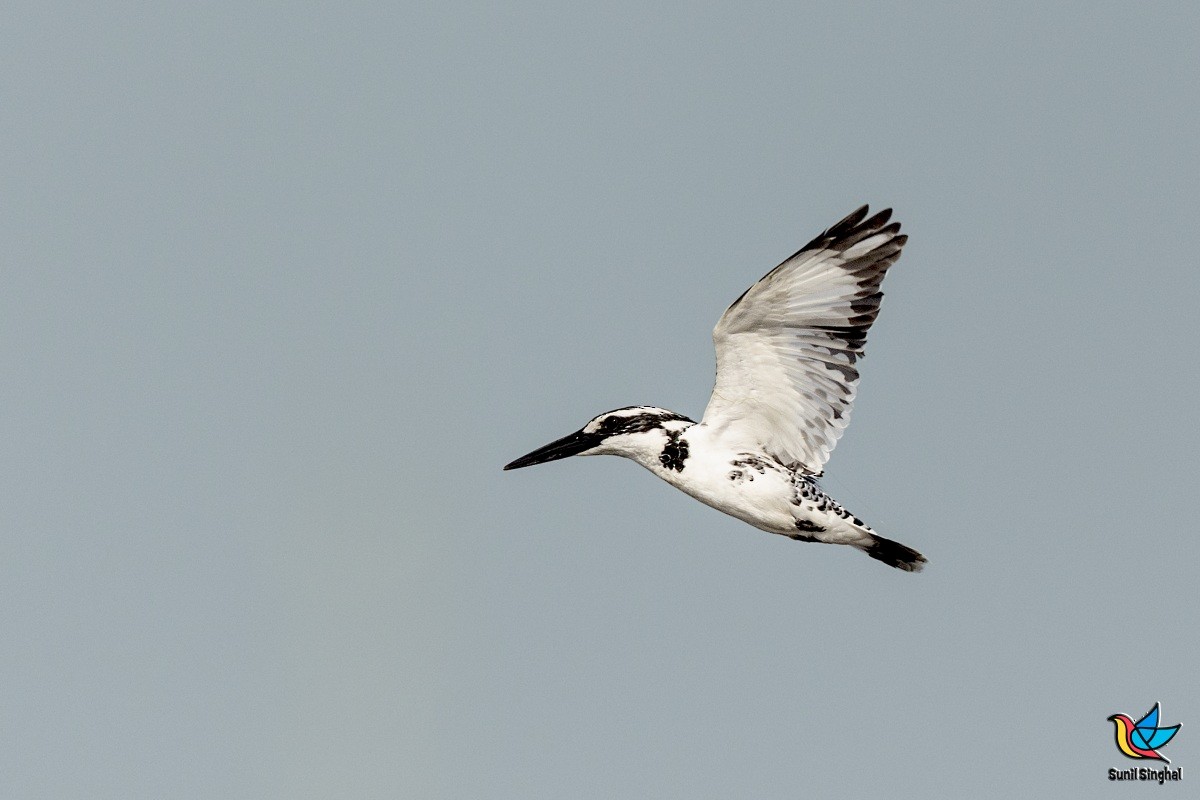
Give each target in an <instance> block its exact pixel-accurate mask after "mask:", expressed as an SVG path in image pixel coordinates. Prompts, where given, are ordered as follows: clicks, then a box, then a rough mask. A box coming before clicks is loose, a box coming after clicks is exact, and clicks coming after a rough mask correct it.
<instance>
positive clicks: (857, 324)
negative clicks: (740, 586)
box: [505, 206, 925, 571]
mask: <svg viewBox="0 0 1200 800" xmlns="http://www.w3.org/2000/svg"><path fill="white" fill-rule="evenodd" d="M890 213H891V212H890V211H884V212H881V213H880V214H877V215H875V216H874V217H871V218H870V219H867V218H866V215H867V209H866V207H865V206H864V207H863V208H861V209H859V210H858V211H856V212H855V213H854V214H851V215H850V216H849V217H847V218H846V219H844V220H842V221H841V222H839V223H838V224H837V225H834V226H833V227H831V228H830V229H829V230H827V231H825V232H824V233H823V234H822V235H821V236H818V237H817V238H816V239H814V240H813V241H812V242H810V243H809V244H808V245H806V246H805V247H804V248H802V249H801V250H800V251H799V252H797V253H796V254H795V255H794V256H792V257H791V258H789V259H788V260H786V261H784V262H783V263H782V264H780V265H779V266H778V267H776V268H775V269H774V270H772V271H771V272H770V273H768V274H767V275H766V276H765V277H764V278H763V279H762V280H760V281H759V282H758V283H756V284H754V286H752V287H750V289H748V290H747V291H746V292H745V293H744V294H743V295H742V296H741V297H739V298H738V299H737V300H736V301H735V302H734V303H733V305H732V306H730V307H729V309H728V310H727V311H726V312H725V314H724V315H723V316H722V317H721V320H720V321H719V322H718V323H717V327H716V329H715V330H714V331H713V339H714V341H715V342H716V345H717V381H716V386H715V388H714V390H713V396H712V398H711V399H710V400H709V405H708V408H707V409H706V411H705V414H704V417H703V419H702V420H701V421H700V422H698V423H697V422H694V421H693V420H691V419H688V418H687V417H684V416H682V415H680V414H676V413H675V412H672V411H668V410H666V409H662V408H656V407H653V406H630V407H628V408H621V409H617V410H615V411H609V412H606V413H604V414H601V415H600V416H598V417H595V418H594V419H592V420H591V421H590V422H588V424H587V425H585V426H584V427H583V428H581V429H580V430H579V431H577V432H576V433H573V434H571V435H570V436H566V437H564V438H562V439H559V440H557V441H555V442H552V443H550V444H548V445H546V446H545V447H542V448H539V449H538V450H535V451H534V452H532V453H530V454H528V455H526V456H523V457H522V458H519V459H517V460H516V461H513V462H512V463H511V464H509V465H507V466H506V467H505V469H515V468H518V467H525V466H531V465H533V464H538V463H542V462H545V461H552V460H555V459H559V458H565V457H567V456H570V455H619V456H624V457H626V458H629V459H631V460H633V461H636V462H637V463H639V464H641V465H642V466H643V467H645V468H646V469H648V470H650V471H651V472H653V473H654V474H655V475H657V476H658V477H660V478H662V479H663V480H665V481H666V482H667V483H669V484H671V485H672V486H674V487H676V488H677V489H680V490H681V491H683V492H686V493H687V494H689V495H691V496H692V497H694V498H696V499H697V500H699V501H700V502H702V503H704V504H706V505H709V506H712V507H713V508H715V509H717V510H718V511H722V512H724V513H726V514H728V515H730V516H732V517H736V518H737V519H740V520H742V521H744V522H747V523H749V524H750V525H753V526H754V527H756V528H759V529H760V530H764V531H767V532H769V533H775V534H780V535H783V536H787V537H790V538H792V539H797V540H802V541H815V542H827V543H831V544H848V545H851V546H853V547H856V548H858V549H860V550H863V551H865V552H866V553H867V554H868V555H870V556H871V557H872V558H876V559H878V560H880V561H882V562H884V563H886V564H889V565H890V566H893V567H897V568H900V569H904V570H908V571H918V570H920V569H921V567H922V566H923V565H924V563H925V558H924V557H923V556H922V555H921V554H920V553H918V552H917V551H915V550H912V549H911V548H908V547H905V546H904V545H901V544H899V543H897V542H893V541H891V540H890V539H885V538H883V537H881V536H879V535H878V534H876V533H874V532H873V531H872V530H871V528H870V527H868V526H867V525H866V524H865V523H864V522H862V520H860V519H858V518H857V517H855V516H854V515H853V514H851V513H850V512H848V511H846V510H845V509H844V508H842V506H841V505H839V504H838V503H837V502H836V501H834V500H833V499H832V498H831V497H829V496H828V495H827V494H825V492H824V491H822V489H821V488H820V486H819V485H818V484H817V480H816V479H817V477H819V476H820V474H821V470H822V469H823V467H824V464H825V461H826V460H827V459H828V457H829V453H830V451H832V449H833V447H834V444H836V442H837V438H838V437H839V436H840V435H841V432H842V430H844V429H845V427H846V423H847V422H848V420H849V415H850V406H851V404H852V402H853V400H854V394H855V390H856V388H857V384H858V371H857V369H856V367H855V363H856V361H857V360H858V358H859V357H861V356H862V354H863V345H864V344H865V342H866V331H867V329H868V328H869V327H870V325H871V323H872V322H873V321H874V319H875V316H876V315H877V314H878V311H879V300H880V299H881V298H882V296H883V294H882V292H880V291H879V285H880V283H881V282H882V280H883V275H884V273H885V272H886V271H887V268H888V267H889V266H891V264H893V263H895V261H896V259H897V258H899V255H900V248H901V247H902V246H903V244H904V242H905V239H906V237H904V236H901V235H899V234H898V231H899V228H900V226H899V224H898V223H892V224H891V225H887V224H886V223H887V220H888V219H889V217H890Z"/></svg>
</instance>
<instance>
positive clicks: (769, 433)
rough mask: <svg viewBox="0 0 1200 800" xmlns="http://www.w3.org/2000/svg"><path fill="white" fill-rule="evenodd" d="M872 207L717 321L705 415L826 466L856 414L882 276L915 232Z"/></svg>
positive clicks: (777, 450)
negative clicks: (714, 375) (873, 212)
mask: <svg viewBox="0 0 1200 800" xmlns="http://www.w3.org/2000/svg"><path fill="white" fill-rule="evenodd" d="M867 214H868V209H867V206H863V207H862V208H859V209H858V210H856V211H855V212H854V213H852V214H850V215H849V216H847V217H846V218H845V219H843V220H842V221H840V222H838V223H837V224H836V225H834V226H833V227H831V228H829V229H828V230H826V231H825V232H824V233H822V234H821V235H820V236H817V237H816V238H815V239H813V240H812V241H811V242H809V243H808V244H806V245H805V246H804V247H802V248H800V250H798V251H797V252H796V253H795V254H793V255H792V256H791V257H790V258H788V259H786V260H785V261H784V262H783V263H781V264H780V265H779V266H777V267H775V269H773V270H771V271H770V272H768V273H767V274H766V275H765V276H763V278H762V279H761V280H760V281H758V283H756V284H754V285H753V286H751V287H750V288H749V289H747V290H746V291H745V292H743V293H742V296H741V297H739V298H738V299H737V300H735V301H734V303H733V305H731V306H730V307H729V308H728V310H726V311H725V313H724V314H723V315H722V316H721V319H720V320H719V321H718V322H717V326H716V328H714V329H713V342H714V344H715V345H716V349H717V380H716V385H715V386H714V387H713V394H712V398H711V399H710V400H709V402H708V408H706V409H705V411H704V420H703V421H704V423H705V424H707V425H709V426H710V427H711V428H713V429H714V431H716V432H717V433H718V435H719V436H721V437H722V438H723V439H725V440H726V441H728V442H730V443H731V444H736V445H739V446H743V447H746V448H747V449H751V448H761V449H763V450H765V451H766V452H768V453H770V454H772V455H774V456H775V457H776V458H779V459H780V460H781V461H783V462H784V463H797V464H799V465H801V466H803V467H804V468H806V469H807V470H808V471H810V472H813V473H818V472H820V471H821V470H822V468H823V467H824V465H825V462H826V461H828V460H829V454H830V452H832V450H833V448H834V445H836V444H837V440H838V438H839V437H840V436H841V435H842V431H844V430H845V428H846V425H847V424H848V423H849V421H850V408H851V405H852V404H853V402H854V396H855V392H856V391H857V388H858V377H859V375H858V368H857V366H856V364H857V362H858V359H859V358H861V357H862V356H863V348H864V347H865V346H866V342H867V330H868V329H869V328H870V327H871V324H872V323H873V322H874V321H875V318H876V317H877V316H878V315H879V304H880V301H881V300H882V299H883V292H881V291H880V288H879V287H880V285H881V284H882V283H883V276H884V275H885V274H886V273H887V270H888V268H889V267H891V266H892V264H895V263H896V260H897V259H899V258H900V250H901V248H903V247H904V243H905V242H906V241H907V239H908V237H907V236H904V235H901V234H900V223H898V222H892V223H890V224H889V222H888V221H889V220H890V219H891V215H892V211H891V209H886V210H884V211H880V212H879V213H878V214H876V215H874V216H872V217H870V218H868V216H867Z"/></svg>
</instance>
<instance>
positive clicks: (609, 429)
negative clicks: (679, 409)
mask: <svg viewBox="0 0 1200 800" xmlns="http://www.w3.org/2000/svg"><path fill="white" fill-rule="evenodd" d="M674 420H680V421H683V422H692V420H690V419H688V418H687V417H685V416H683V415H682V414H674V413H671V412H655V411H647V412H645V413H644V414H634V415H631V416H616V417H608V418H607V419H605V420H603V421H602V422H601V423H600V426H599V428H598V429H597V430H598V432H599V433H602V434H604V435H606V436H617V435H620V434H624V433H644V432H645V431H649V430H654V429H655V428H661V427H663V423H664V422H670V421H674Z"/></svg>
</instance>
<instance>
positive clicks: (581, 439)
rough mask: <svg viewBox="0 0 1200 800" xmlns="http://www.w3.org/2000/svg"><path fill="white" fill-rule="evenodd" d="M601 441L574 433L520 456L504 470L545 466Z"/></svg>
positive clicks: (579, 432) (590, 447)
mask: <svg viewBox="0 0 1200 800" xmlns="http://www.w3.org/2000/svg"><path fill="white" fill-rule="evenodd" d="M603 440H604V437H603V436H600V435H599V434H595V433H584V432H583V431H575V433H572V434H571V435H570V436H564V437H563V438H561V439H558V440H557V441H553V442H551V443H550V444H548V445H546V446H545V447H539V448H538V449H537V450H534V451H533V452H532V453H530V454H528V455H524V456H521V457H520V458H518V459H517V460H516V461H514V462H512V463H511V464H506V465H505V466H504V468H505V469H520V468H521V467H532V466H533V465H534V464H545V463H546V462H547V461H558V460H559V459H560V458H566V457H567V456H574V455H579V454H580V453H582V452H583V451H584V450H591V449H592V448H593V447H595V446H596V445H598V444H600V442H601V441H603Z"/></svg>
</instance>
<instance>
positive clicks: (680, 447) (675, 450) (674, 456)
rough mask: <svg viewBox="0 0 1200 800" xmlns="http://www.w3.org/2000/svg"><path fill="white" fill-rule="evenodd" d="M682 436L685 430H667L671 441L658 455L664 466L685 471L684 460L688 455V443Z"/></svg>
mask: <svg viewBox="0 0 1200 800" xmlns="http://www.w3.org/2000/svg"><path fill="white" fill-rule="evenodd" d="M682 436H683V431H667V437H668V439H669V441H668V442H667V446H666V447H664V448H663V451H662V454H661V455H659V457H658V460H659V462H661V463H662V465H663V467H664V468H666V469H673V470H675V471H676V472H683V462H685V461H687V457H688V444H687V440H686V439H684V438H682Z"/></svg>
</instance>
